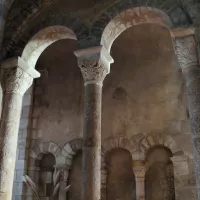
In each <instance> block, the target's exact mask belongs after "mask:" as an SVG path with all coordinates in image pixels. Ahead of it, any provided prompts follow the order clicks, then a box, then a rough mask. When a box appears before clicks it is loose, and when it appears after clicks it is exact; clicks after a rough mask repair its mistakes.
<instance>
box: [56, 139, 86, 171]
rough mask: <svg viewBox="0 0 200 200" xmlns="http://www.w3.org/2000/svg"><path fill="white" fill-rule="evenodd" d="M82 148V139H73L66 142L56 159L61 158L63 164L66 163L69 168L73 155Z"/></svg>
mask: <svg viewBox="0 0 200 200" xmlns="http://www.w3.org/2000/svg"><path fill="white" fill-rule="evenodd" d="M82 148H83V140H82V139H74V140H72V141H70V142H68V143H66V144H65V145H64V146H63V147H62V150H61V157H59V158H58V159H60V160H63V163H62V164H63V165H66V166H67V168H68V169H70V168H71V165H72V160H73V157H74V156H75V155H76V154H77V152H78V151H79V150H82Z"/></svg>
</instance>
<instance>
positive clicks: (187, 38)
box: [174, 29, 200, 199]
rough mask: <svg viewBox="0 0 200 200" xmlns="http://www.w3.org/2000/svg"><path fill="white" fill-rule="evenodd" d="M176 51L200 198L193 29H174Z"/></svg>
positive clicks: (199, 87)
mask: <svg viewBox="0 0 200 200" xmlns="http://www.w3.org/2000/svg"><path fill="white" fill-rule="evenodd" d="M174 35H175V39H174V48H175V53H176V55H177V58H178V62H179V64H180V68H181V70H182V74H183V78H184V81H185V85H186V91H187V98H188V104H189V118H190V126H191V131H192V142H193V151H194V165H195V173H196V184H197V190H198V199H200V66H199V59H198V55H197V46H196V41H195V31H194V30H192V29H187V30H182V31H174Z"/></svg>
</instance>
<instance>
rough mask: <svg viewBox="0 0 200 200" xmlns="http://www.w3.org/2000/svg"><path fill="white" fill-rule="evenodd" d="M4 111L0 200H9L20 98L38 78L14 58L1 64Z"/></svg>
mask: <svg viewBox="0 0 200 200" xmlns="http://www.w3.org/2000/svg"><path fill="white" fill-rule="evenodd" d="M2 69H3V79H2V80H1V81H2V83H3V91H4V97H3V110H2V116H1V126H0V139H1V144H0V199H2V200H11V198H12V188H13V179H14V169H15V161H16V151H17V143H18V131H19V123H20V115H21V109H22V98H23V95H24V93H25V92H26V90H27V89H28V88H29V87H30V86H31V85H32V82H33V78H37V77H39V76H40V74H39V73H38V72H37V71H36V70H35V69H33V68H29V66H28V65H27V64H26V63H25V61H23V60H22V59H21V58H14V59H9V60H7V61H4V63H3V64H2Z"/></svg>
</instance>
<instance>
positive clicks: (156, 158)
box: [145, 146, 175, 200]
mask: <svg viewBox="0 0 200 200" xmlns="http://www.w3.org/2000/svg"><path fill="white" fill-rule="evenodd" d="M172 156H173V154H172V152H171V151H170V150H169V149H168V148H166V147H164V146H155V147H153V148H152V149H150V150H149V152H148V153H147V156H146V162H147V163H148V167H149V168H148V171H147V172H146V176H145V196H146V197H145V199H146V200H175V185H174V167H173V163H172V161H171V159H170V158H171V157H172Z"/></svg>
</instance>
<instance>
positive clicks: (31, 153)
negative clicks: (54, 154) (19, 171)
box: [29, 150, 38, 159]
mask: <svg viewBox="0 0 200 200" xmlns="http://www.w3.org/2000/svg"><path fill="white" fill-rule="evenodd" d="M37 156H38V155H37V154H36V153H35V151H33V150H30V151H29V157H31V158H34V159H36V158H37Z"/></svg>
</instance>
